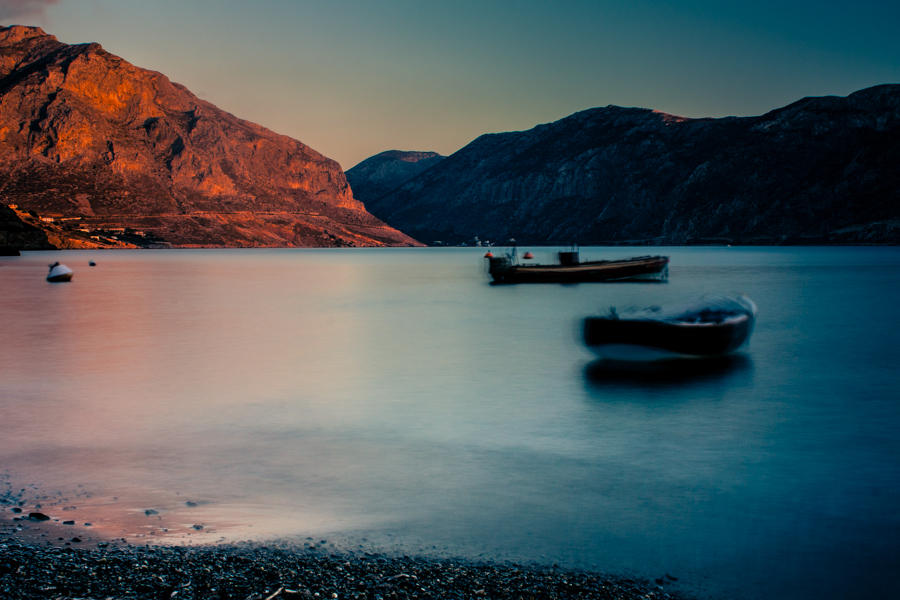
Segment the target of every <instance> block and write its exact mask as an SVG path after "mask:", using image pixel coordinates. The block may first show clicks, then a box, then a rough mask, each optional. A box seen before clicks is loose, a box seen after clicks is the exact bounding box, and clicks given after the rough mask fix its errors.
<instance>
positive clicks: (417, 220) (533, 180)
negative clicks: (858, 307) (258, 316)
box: [376, 85, 900, 244]
mask: <svg viewBox="0 0 900 600" xmlns="http://www.w3.org/2000/svg"><path fill="white" fill-rule="evenodd" d="M898 165H900V85H881V86H877V87H872V88H868V89H865V90H861V91H859V92H856V93H854V94H851V95H849V96H847V97H832V96H829V97H820V98H804V99H802V100H800V101H798V102H795V103H793V104H791V105H789V106H786V107H784V108H780V109H777V110H773V111H771V112H769V113H767V114H765V115H762V116H757V117H740V118H739V117H727V118H721V119H711V118H704V119H688V118H683V117H677V116H673V115H669V114H665V113H660V112H656V111H653V110H648V109H642V108H622V107H618V106H607V107H605V108H593V109H589V110H585V111H582V112H578V113H575V114H573V115H571V116H569V117H566V118H564V119H561V120H559V121H556V122H553V123H548V124H544V125H539V126H537V127H535V128H533V129H530V130H528V131H520V132H510V133H497V134H488V135H482V136H481V137H479V138H477V139H476V140H475V141H473V142H472V143H470V144H469V145H467V146H465V147H464V148H462V149H461V150H459V151H458V152H456V153H454V154H452V155H450V156H449V157H447V158H446V159H444V160H443V161H441V162H440V163H439V164H437V165H436V166H434V167H433V168H431V169H428V170H427V171H425V172H424V173H422V174H420V175H419V176H417V177H415V178H413V179H411V180H409V181H407V182H406V183H404V184H402V185H401V186H400V187H398V188H397V189H395V190H393V191H392V192H390V193H388V194H387V195H385V196H383V197H382V198H380V199H379V200H378V206H379V208H378V212H377V213H376V214H378V216H379V217H380V218H382V219H384V220H385V221H386V222H388V223H390V224H391V225H393V226H394V227H398V228H400V229H402V230H403V231H405V232H407V233H409V234H410V235H412V236H413V237H415V238H417V239H419V240H422V241H425V242H426V243H432V242H433V241H436V240H441V241H442V242H443V243H452V244H455V243H462V242H469V241H471V240H472V239H473V238H474V237H475V236H479V237H480V238H481V239H482V240H485V239H489V240H492V241H494V242H495V243H500V242H506V241H507V240H508V239H509V238H516V239H517V240H518V241H519V243H530V244H541V243H557V244H566V243H570V242H577V243H581V244H627V243H632V244H689V243H726V242H727V243H742V244H752V243H760V244H772V243H898V242H900V168H898Z"/></svg>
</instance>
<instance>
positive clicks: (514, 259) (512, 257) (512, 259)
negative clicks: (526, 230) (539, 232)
mask: <svg viewBox="0 0 900 600" xmlns="http://www.w3.org/2000/svg"><path fill="white" fill-rule="evenodd" d="M509 243H510V244H512V251H510V253H509V261H510V262H511V263H513V264H515V263H517V262H519V257H518V256H517V253H518V248H516V238H509Z"/></svg>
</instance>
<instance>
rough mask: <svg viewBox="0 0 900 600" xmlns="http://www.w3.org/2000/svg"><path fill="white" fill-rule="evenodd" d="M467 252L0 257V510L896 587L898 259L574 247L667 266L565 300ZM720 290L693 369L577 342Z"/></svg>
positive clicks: (711, 581) (577, 291)
mask: <svg viewBox="0 0 900 600" xmlns="http://www.w3.org/2000/svg"><path fill="white" fill-rule="evenodd" d="M483 252H484V250H483V249H476V248H469V249H465V248H463V249H344V250H215V251H206V250H180V251H163V250H161V251H104V252H82V251H67V252H52V253H50V252H47V253H35V252H32V253H26V254H25V255H23V256H21V257H10V258H0V332H2V343H0V411H2V412H0V414H2V418H0V419H2V420H0V493H2V492H3V491H4V490H6V489H8V490H10V491H12V492H14V493H16V494H20V495H22V496H23V497H24V498H25V499H26V500H27V502H28V503H29V504H28V506H32V505H33V504H34V503H37V502H40V503H41V504H42V507H43V508H42V510H44V512H48V513H50V514H53V515H54V516H59V517H67V518H72V519H74V520H77V521H81V520H84V521H90V522H92V523H93V530H92V531H93V534H96V535H110V536H116V537H126V538H128V539H129V540H132V541H134V540H137V541H139V542H149V543H157V542H170V543H197V542H203V541H216V540H220V539H225V540H229V541H231V540H243V539H268V538H290V539H297V540H300V541H301V542H303V541H306V542H307V543H308V544H311V545H313V544H314V545H316V546H324V548H326V549H331V548H338V549H363V550H373V551H387V552H403V553H409V554H425V555H436V556H445V555H454V556H465V557H471V558H475V559H479V560H480V559H490V560H513V561H527V562H530V561H536V562H540V563H547V564H552V563H558V564H560V565H562V566H567V567H578V568H582V567H584V568H592V569H599V570H604V571H609V572H619V573H632V574H636V575H640V576H644V577H652V578H656V577H660V576H664V575H665V574H667V573H668V574H670V575H672V576H674V577H678V585H681V586H682V589H686V590H688V591H691V592H693V593H696V594H699V595H701V596H704V595H710V596H715V597H737V598H848V597H864V596H876V595H879V594H880V595H882V596H890V595H892V594H893V593H895V591H896V585H897V584H896V575H897V573H898V572H900V508H898V507H900V433H898V430H900V391H898V383H900V319H898V314H900V313H898V310H900V249H898V248H653V249H642V248H637V249H635V248H628V249H623V248H583V249H582V258H583V259H587V258H600V257H605V258H613V257H622V256H631V255H637V254H647V253H664V254H668V255H669V256H670V257H671V268H670V279H669V282H668V283H664V284H635V283H632V284H626V283H620V284H581V285H571V286H561V285H528V286H526V285H519V286H491V285H489V284H488V281H487V278H486V275H485V273H484V271H483V265H482V262H483V261H482V258H481V255H482V253H483ZM535 254H536V259H537V260H538V261H548V260H550V257H551V254H552V252H551V249H539V250H537V251H536V252H535ZM55 260H60V261H62V262H64V263H66V264H67V265H69V266H70V267H72V268H73V269H74V270H75V277H74V279H73V281H72V282H71V283H67V284H50V283H47V282H46V281H45V280H44V276H45V274H46V271H47V266H46V265H47V264H48V263H49V262H53V261H55ZM89 260H95V261H96V262H97V266H96V267H89V266H88V261H89ZM731 292H744V293H746V294H747V295H749V296H750V297H751V298H753V299H754V300H755V301H756V303H757V304H758V306H759V317H758V322H757V326H756V330H755V332H754V335H753V338H752V340H751V344H750V346H749V348H748V349H747V350H746V352H744V353H743V354H742V355H740V356H738V357H736V358H735V359H734V360H732V361H730V362H728V363H726V364H719V365H717V366H716V367H715V368H713V369H710V370H707V371H699V372H691V373H687V374H684V375H683V376H678V374H674V375H672V376H664V377H657V378H652V379H650V378H645V377H641V376H630V375H628V374H620V373H616V372H608V371H607V370H604V369H602V368H598V365H597V364H596V363H595V362H594V357H593V355H592V353H591V352H590V351H589V350H588V349H587V348H585V347H584V345H583V344H582V343H581V341H580V339H579V337H578V327H579V323H580V320H581V319H582V318H583V317H585V316H587V315H590V314H595V313H599V312H606V311H607V310H608V308H609V307H610V306H617V307H619V308H621V307H625V306H645V305H650V304H660V305H666V304H670V303H680V302H682V301H685V300H689V299H692V298H695V297H698V296H700V295H703V294H717V293H731ZM21 489H24V490H25V491H24V492H20V491H19V490H21ZM64 509H67V510H66V512H63V510H64ZM145 511H155V512H150V514H149V515H148V514H146V513H145ZM70 515H71V517H70ZM194 525H197V526H198V527H197V528H194V527H193V526H194ZM200 526H202V527H203V529H199V527H200ZM89 531H90V530H89ZM307 537H309V538H312V540H307V539H306V538H307ZM322 540H325V543H324V544H323V543H322Z"/></svg>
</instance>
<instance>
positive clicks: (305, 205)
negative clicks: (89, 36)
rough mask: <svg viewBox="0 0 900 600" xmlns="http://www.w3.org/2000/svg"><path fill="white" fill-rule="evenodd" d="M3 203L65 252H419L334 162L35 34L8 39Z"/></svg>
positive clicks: (2, 86) (4, 51)
mask: <svg viewBox="0 0 900 600" xmlns="http://www.w3.org/2000/svg"><path fill="white" fill-rule="evenodd" d="M0 204H3V205H7V206H9V207H10V210H12V216H10V212H9V210H6V211H4V212H3V213H2V214H0V222H2V223H6V224H7V225H2V224H0V227H6V229H3V230H2V231H0V234H3V233H4V232H7V233H8V232H10V231H12V232H13V234H14V235H19V234H21V232H22V231H32V230H33V229H34V228H37V229H40V230H42V231H44V232H45V234H46V238H47V239H48V240H49V243H51V244H52V245H54V246H57V247H107V246H114V247H134V246H166V245H172V246H181V247H186V246H381V245H411V244H416V241H415V240H413V239H412V238H410V237H408V236H406V235H404V234H403V233H401V232H400V231H397V230H396V229H393V228H391V227H389V226H387V225H385V224H384V223H383V222H381V221H379V220H378V219H376V218H375V217H373V216H372V215H371V214H370V213H368V212H367V211H366V210H365V208H364V206H363V204H362V203H361V202H359V201H358V200H356V199H354V198H353V195H352V192H351V190H350V187H349V186H348V184H347V181H346V179H345V177H344V173H343V171H342V170H341V168H340V166H339V165H338V164H337V163H336V162H335V161H333V160H331V159H329V158H326V157H324V156H322V155H321V154H319V153H318V152H316V151H315V150H313V149H312V148H309V147H308V146H306V145H304V144H302V143H301V142H299V141H297V140H294V139H291V138H289V137H286V136H283V135H278V134H276V133H274V132H272V131H269V130H267V129H265V128H263V127H260V126H259V125H256V124H254V123H250V122H248V121H243V120H241V119H239V118H237V117H235V116H233V115H230V114H228V113H226V112H224V111H222V110H220V109H219V108H217V107H215V106H213V105H212V104H210V103H208V102H205V101H203V100H200V99H199V98H197V97H196V96H194V95H193V94H192V93H191V92H189V91H188V90H187V89H186V88H184V87H183V86H181V85H179V84H177V83H173V82H171V81H169V80H168V79H167V78H166V77H165V76H164V75H162V74H160V73H156V72H153V71H147V70H144V69H140V68H138V67H135V66H133V65H131V64H129V63H128V62H126V61H125V60H123V59H121V58H119V57H117V56H114V55H112V54H110V53H108V52H106V51H105V50H103V48H101V47H100V45H99V44H78V45H67V44H63V43H60V42H59V41H57V40H56V38H54V37H53V36H51V35H47V34H46V33H44V32H43V31H42V30H41V29H39V28H36V27H23V26H12V27H0ZM13 207H14V208H13ZM13 219H15V220H17V221H20V222H23V223H25V224H26V225H28V226H29V227H30V229H29V228H27V227H26V228H25V229H21V230H20V229H17V227H18V226H15V223H14V222H13ZM10 227H12V229H10ZM17 231H18V232H19V233H15V232H17ZM4 235H5V234H4ZM22 235H24V234H22ZM0 237H2V236H0ZM7 237H9V236H8V235H7ZM34 243H36V244H38V245H40V244H41V243H42V242H40V241H35V242H34Z"/></svg>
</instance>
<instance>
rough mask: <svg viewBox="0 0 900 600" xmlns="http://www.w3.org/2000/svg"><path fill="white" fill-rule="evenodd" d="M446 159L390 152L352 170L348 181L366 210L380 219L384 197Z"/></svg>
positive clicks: (365, 161)
mask: <svg viewBox="0 0 900 600" xmlns="http://www.w3.org/2000/svg"><path fill="white" fill-rule="evenodd" d="M444 158H446V157H444V156H441V155H440V154H438V153H437V152H410V151H403V150H388V151H387V152H382V153H380V154H376V155H375V156H371V157H369V158H367V159H366V160H364V161H362V162H361V163H359V164H358V165H356V166H355V167H353V168H352V169H350V170H348V171H347V181H348V182H349V183H350V187H351V188H352V189H353V196H354V197H355V198H357V199H358V200H360V201H362V202H364V203H365V204H366V209H368V210H369V211H370V212H371V213H372V214H374V215H376V216H377V215H378V213H379V212H381V209H382V208H383V207H382V205H381V203H380V200H381V198H382V197H383V196H385V195H386V194H387V193H388V192H391V191H393V190H395V189H396V188H398V187H399V186H401V185H402V184H404V183H406V182H407V181H408V180H410V179H412V178H413V177H415V176H416V175H419V174H420V173H422V172H424V171H426V170H427V169H430V168H431V167H433V166H434V165H436V164H438V163H439V162H441V161H442V160H443V159H444Z"/></svg>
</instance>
